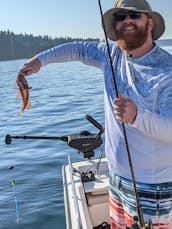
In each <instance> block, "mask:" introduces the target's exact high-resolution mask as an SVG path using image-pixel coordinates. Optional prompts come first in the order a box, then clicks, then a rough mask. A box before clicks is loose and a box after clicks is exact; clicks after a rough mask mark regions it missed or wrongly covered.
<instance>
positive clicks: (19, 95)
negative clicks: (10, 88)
mask: <svg viewBox="0 0 172 229" xmlns="http://www.w3.org/2000/svg"><path fill="white" fill-rule="evenodd" d="M20 97H21V92H20V91H19V92H18V94H17V95H16V99H19V98H20Z"/></svg>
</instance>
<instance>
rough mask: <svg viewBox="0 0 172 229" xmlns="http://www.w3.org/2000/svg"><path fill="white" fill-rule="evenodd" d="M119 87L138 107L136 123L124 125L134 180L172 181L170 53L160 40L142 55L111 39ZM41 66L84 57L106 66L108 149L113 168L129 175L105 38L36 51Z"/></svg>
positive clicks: (85, 61)
mask: <svg viewBox="0 0 172 229" xmlns="http://www.w3.org/2000/svg"><path fill="white" fill-rule="evenodd" d="M110 50H111V56H112V61H113V68H114V72H115V77H116V82H117V85H118V91H119V92H120V93H122V94H123V95H124V96H126V97H129V98H131V99H132V100H133V101H134V102H135V104H136V105H137V106H138V114H137V117H136V120H135V122H134V123H133V124H126V125H125V126H126V133H127V137H128V142H129V148H130V153H131V158H132V161H133V167H134V172H135V177H136V181H138V182H143V183H162V182H168V181H172V56H171V55H170V54H169V53H167V52H166V51H164V50H163V49H161V48H160V47H158V46H157V45H155V46H154V48H153V49H152V50H151V51H149V52H148V53H147V54H145V55H144V56H142V57H139V58H133V59H131V58H130V57H127V56H126V54H125V53H124V52H122V51H121V50H120V49H119V48H118V46H116V44H110ZM37 57H38V58H39V60H40V62H41V64H42V66H44V65H47V64H49V63H59V62H64V61H81V62H83V63H84V64H87V65H92V66H95V67H97V68H99V69H101V70H102V71H103V74H104V80H105V91H104V104H105V152H106V156H107V159H108V163H109V168H110V169H111V170H112V171H113V172H115V173H116V174H117V175H119V176H122V177H124V178H127V179H131V173H130V168H129V162H128V157H127V152H126V147H125V143H124V137H123V132H122V128H121V123H120V122H118V121H117V120H116V118H115V116H114V112H113V100H114V99H115V98H116V94H115V90H114V84H113V79H112V72H111V68H110V63H109V57H108V53H107V46H106V44H105V43H97V42H90V43H89V42H88V43H84V42H72V43H67V44H64V45H60V46H57V47H54V48H52V49H49V50H47V51H45V52H42V53H40V54H38V55H37Z"/></svg>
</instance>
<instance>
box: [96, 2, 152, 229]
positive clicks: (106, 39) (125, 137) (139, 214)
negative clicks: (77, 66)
mask: <svg viewBox="0 0 172 229" xmlns="http://www.w3.org/2000/svg"><path fill="white" fill-rule="evenodd" d="M98 5H99V10H100V15H101V20H102V27H103V32H104V36H105V41H106V45H107V52H108V57H109V61H110V67H111V72H112V79H113V84H114V88H115V93H116V97H117V98H118V95H119V93H118V86H117V81H116V77H115V72H114V68H113V64H112V57H111V54H110V46H109V42H108V38H107V32H106V27H105V22H104V18H103V11H102V6H101V2H100V0H98ZM122 131H123V136H124V141H125V146H126V151H127V156H128V161H129V166H130V172H131V177H132V182H133V187H134V194H135V198H136V207H137V213H138V218H137V216H136V217H134V224H135V225H137V222H139V226H140V228H141V229H144V228H151V223H149V227H145V222H144V218H143V212H142V208H141V205H140V201H139V195H138V191H137V186H136V179H135V174H134V169H133V163H132V159H131V153H130V149H129V144H128V138H127V134H126V128H125V125H124V123H122ZM134 224H133V225H134ZM133 227H134V226H133ZM133 227H132V228H133ZM134 228H135V227H134ZM137 228H139V227H137ZM127 229H128V227H127Z"/></svg>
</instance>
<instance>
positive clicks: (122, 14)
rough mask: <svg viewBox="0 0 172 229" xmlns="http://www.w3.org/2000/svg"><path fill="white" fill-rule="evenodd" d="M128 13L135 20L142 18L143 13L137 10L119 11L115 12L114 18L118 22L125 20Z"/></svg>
mask: <svg viewBox="0 0 172 229" xmlns="http://www.w3.org/2000/svg"><path fill="white" fill-rule="evenodd" d="M128 15H129V16H130V18H131V19H134V20H135V19H139V18H141V16H142V13H141V12H135V11H118V12H117V13H116V14H114V20H115V21H117V22H120V21H124V20H125V19H126V17H127V16H128Z"/></svg>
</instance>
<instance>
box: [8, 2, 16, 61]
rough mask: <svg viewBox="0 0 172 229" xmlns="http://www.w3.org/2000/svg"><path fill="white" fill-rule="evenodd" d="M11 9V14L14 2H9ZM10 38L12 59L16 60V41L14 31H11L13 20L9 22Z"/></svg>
mask: <svg viewBox="0 0 172 229" xmlns="http://www.w3.org/2000/svg"><path fill="white" fill-rule="evenodd" d="M9 9H10V12H11V11H12V0H10V1H9ZM9 36H10V46H11V55H12V59H13V60H15V52H14V41H13V36H12V30H11V20H10V22H9Z"/></svg>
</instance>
